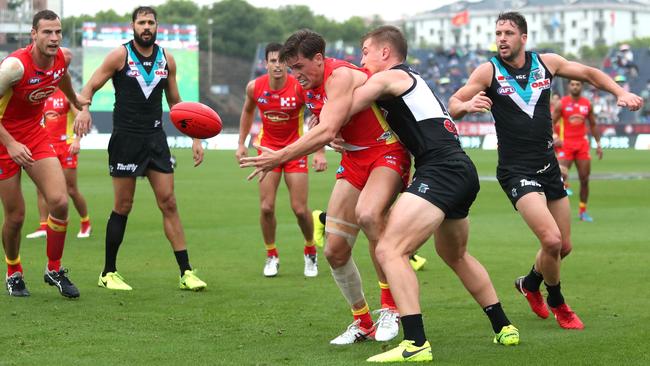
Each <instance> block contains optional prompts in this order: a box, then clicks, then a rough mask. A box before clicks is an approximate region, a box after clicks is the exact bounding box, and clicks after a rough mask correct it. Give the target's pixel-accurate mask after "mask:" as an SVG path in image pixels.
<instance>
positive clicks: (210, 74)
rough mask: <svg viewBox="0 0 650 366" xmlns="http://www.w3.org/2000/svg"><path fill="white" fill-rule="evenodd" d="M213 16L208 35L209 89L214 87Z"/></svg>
mask: <svg viewBox="0 0 650 366" xmlns="http://www.w3.org/2000/svg"><path fill="white" fill-rule="evenodd" d="M212 22H213V21H212V18H210V19H208V27H209V28H210V36H209V37H208V47H209V48H208V90H211V88H212Z"/></svg>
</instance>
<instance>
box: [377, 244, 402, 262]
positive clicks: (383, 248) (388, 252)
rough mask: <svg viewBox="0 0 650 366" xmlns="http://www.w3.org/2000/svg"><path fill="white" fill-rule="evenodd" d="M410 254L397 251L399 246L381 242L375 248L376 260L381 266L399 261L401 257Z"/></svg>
mask: <svg viewBox="0 0 650 366" xmlns="http://www.w3.org/2000/svg"><path fill="white" fill-rule="evenodd" d="M408 255H409V253H403V252H401V251H399V250H397V246H396V245H393V244H391V243H389V242H385V241H384V242H380V243H379V244H378V245H377V247H376V248H375V258H377V263H379V265H380V266H382V267H383V266H384V265H386V264H387V263H390V262H393V261H396V260H399V257H400V256H408Z"/></svg>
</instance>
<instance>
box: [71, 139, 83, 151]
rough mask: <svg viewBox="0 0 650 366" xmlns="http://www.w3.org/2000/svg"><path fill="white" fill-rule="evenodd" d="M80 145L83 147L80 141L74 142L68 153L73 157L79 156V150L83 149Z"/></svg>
mask: <svg viewBox="0 0 650 366" xmlns="http://www.w3.org/2000/svg"><path fill="white" fill-rule="evenodd" d="M80 145H81V144H80V143H79V140H77V139H75V140H74V141H72V143H71V144H70V148H68V153H70V154H72V155H77V154H79V150H80V147H81V146H80Z"/></svg>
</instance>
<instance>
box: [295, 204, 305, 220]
mask: <svg viewBox="0 0 650 366" xmlns="http://www.w3.org/2000/svg"><path fill="white" fill-rule="evenodd" d="M291 209H292V210H293V214H294V215H296V217H298V218H306V217H307V216H309V211H308V210H307V207H306V206H305V205H303V204H292V205H291Z"/></svg>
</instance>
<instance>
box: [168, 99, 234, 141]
mask: <svg viewBox="0 0 650 366" xmlns="http://www.w3.org/2000/svg"><path fill="white" fill-rule="evenodd" d="M169 118H170V119H171V120H172V123H173V124H174V126H176V128H178V130H179V131H181V132H182V133H183V134H185V135H187V136H189V137H193V138H197V139H207V138H210V137H214V136H216V135H218V134H219V132H221V127H222V124H221V117H219V115H218V114H217V112H215V111H214V110H212V108H210V107H208V106H207V105H205V104H202V103H198V102H180V103H178V104H176V105H174V106H173V107H172V109H171V111H170V112H169Z"/></svg>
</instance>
